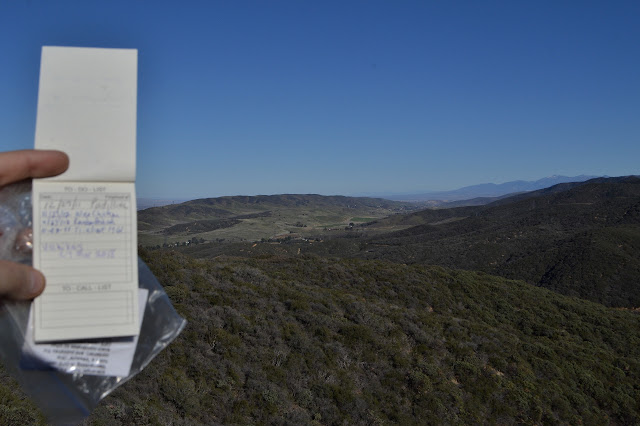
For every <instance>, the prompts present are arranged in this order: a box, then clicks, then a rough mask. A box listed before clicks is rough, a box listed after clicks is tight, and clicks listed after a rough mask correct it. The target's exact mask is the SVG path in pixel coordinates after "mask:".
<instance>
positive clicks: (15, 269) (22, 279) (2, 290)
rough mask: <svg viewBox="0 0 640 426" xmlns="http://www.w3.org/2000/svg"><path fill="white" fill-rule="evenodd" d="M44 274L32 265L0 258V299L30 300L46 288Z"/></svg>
mask: <svg viewBox="0 0 640 426" xmlns="http://www.w3.org/2000/svg"><path fill="white" fill-rule="evenodd" d="M44 282H45V280H44V275H42V273H41V272H40V271H36V270H35V269H33V268H32V267H30V266H27V265H22V264H20V263H15V262H10V261H8V260H0V299H5V298H6V299H12V300H28V299H33V298H34V297H36V296H38V295H39V294H40V293H42V291H43V290H44Z"/></svg>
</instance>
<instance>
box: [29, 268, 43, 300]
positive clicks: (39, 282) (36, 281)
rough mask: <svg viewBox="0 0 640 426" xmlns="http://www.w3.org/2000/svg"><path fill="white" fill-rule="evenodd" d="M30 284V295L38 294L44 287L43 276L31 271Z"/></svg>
mask: <svg viewBox="0 0 640 426" xmlns="http://www.w3.org/2000/svg"><path fill="white" fill-rule="evenodd" d="M30 275H31V277H30V280H31V283H30V290H31V294H34V295H35V294H40V293H41V292H42V289H43V287H44V276H43V275H42V274H41V273H40V272H38V271H31V274H30Z"/></svg>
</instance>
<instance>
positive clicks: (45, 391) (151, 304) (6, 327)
mask: <svg viewBox="0 0 640 426" xmlns="http://www.w3.org/2000/svg"><path fill="white" fill-rule="evenodd" d="M31 217H32V212H31V183H30V182H21V183H17V184H13V185H8V186H5V187H3V188H0V259H4V260H11V261H14V262H21V263H26V264H31V253H30V248H31V247H30V238H29V235H28V233H29V231H30V229H31V225H32V223H31V220H32V219H31ZM138 269H139V279H138V280H139V288H141V289H146V290H148V299H147V302H146V307H145V310H144V318H143V320H142V326H141V329H140V335H139V337H138V341H137V345H136V347H135V353H134V356H133V362H132V364H131V370H130V372H129V374H128V375H127V376H122V377H120V376H97V375H88V374H81V373H77V372H76V373H66V372H61V371H57V370H53V369H37V370H34V369H26V368H24V365H25V361H24V353H23V346H24V341H25V336H26V333H27V324H28V319H29V310H30V305H31V302H7V301H4V302H0V359H1V360H2V362H3V364H4V366H5V368H6V369H7V371H9V373H11V374H12V375H13V376H14V377H15V378H16V379H17V381H18V382H19V383H20V385H21V386H22V388H23V389H24V391H25V392H26V393H27V394H28V395H29V396H30V397H31V398H32V399H33V400H34V401H35V402H36V403H37V405H38V406H39V407H40V409H41V410H42V412H43V413H44V414H45V416H47V418H48V419H49V421H50V422H51V423H52V424H77V423H79V422H81V421H82V420H83V419H84V418H85V417H86V416H88V415H89V414H90V413H91V411H92V410H93V409H94V408H95V407H96V406H97V405H98V403H99V402H100V400H101V399H102V398H104V397H105V396H107V395H108V394H109V393H110V392H112V391H113V390H114V389H116V388H117V387H118V386H120V385H121V384H123V383H125V382H126V381H127V380H129V379H130V378H132V377H133V376H135V375H136V374H138V373H139V372H140V371H142V369H144V368H145V367H146V366H147V365H148V364H149V362H151V360H152V359H153V358H154V357H155V356H156V355H157V354H158V353H159V352H160V351H162V350H163V349H164V348H165V347H166V346H167V345H168V344H169V343H171V342H172V341H173V340H174V339H175V338H176V337H177V336H178V334H180V332H181V331H182V329H183V328H184V327H185V325H186V320H184V319H183V318H182V317H180V316H179V315H178V314H177V312H176V311H175V310H174V308H173V306H172V305H171V302H170V301H169V298H168V297H167V294H166V293H165V292H164V290H163V288H162V285H160V283H159V282H158V280H157V279H156V278H155V277H154V275H153V273H152V272H151V271H150V270H149V268H148V267H147V265H145V264H144V262H142V261H141V260H140V259H138ZM71 370H73V369H71Z"/></svg>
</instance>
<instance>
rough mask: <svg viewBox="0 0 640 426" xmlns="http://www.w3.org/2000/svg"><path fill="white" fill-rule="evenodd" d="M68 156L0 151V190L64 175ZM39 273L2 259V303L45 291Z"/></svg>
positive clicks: (31, 296) (0, 288)
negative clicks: (31, 180) (6, 186)
mask: <svg viewBox="0 0 640 426" xmlns="http://www.w3.org/2000/svg"><path fill="white" fill-rule="evenodd" d="M67 167H69V157H67V154H65V153H64V152H60V151H44V150H41V151H38V150H22V151H9V152H0V187H2V186H4V185H8V184H10V183H13V182H18V181H21V180H24V179H29V178H44V177H50V176H56V175H59V174H60V173H63V172H64V171H65V170H67ZM44 284H45V279H44V275H42V273H41V272H40V271H37V270H35V269H33V268H32V267H30V266H27V265H22V264H20V263H15V262H10V261H8V260H0V300H1V299H12V300H28V299H33V298H34V297H36V296H38V295H39V294H40V293H42V291H43V290H44Z"/></svg>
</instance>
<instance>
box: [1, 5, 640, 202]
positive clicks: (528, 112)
mask: <svg viewBox="0 0 640 426" xmlns="http://www.w3.org/2000/svg"><path fill="white" fill-rule="evenodd" d="M639 22H640V2H639V1H635V0H634V1H583V0H581V1H555V0H553V1H512V0H505V1H476V0H473V1H435V0H434V1H427V0H423V1H416V2H411V1H348V0H341V1H327V0H322V1H311V0H309V1H305V0H303V1H300V0H295V1H277V0H276V1H226V2H221V1H143V0H125V1H118V0H115V1H113V0H112V1H88V0H82V1H70V0H67V1H65V0H60V1H44V0H23V1H20V0H13V1H3V0H0V55H1V62H0V149H2V150H9V149H22V148H31V147H32V146H33V138H34V127H35V118H36V104H37V93H38V75H39V66H40V49H41V46H42V45H58V46H87V47H121V48H137V49H138V50H139V58H138V60H139V69H138V72H139V74H138V177H137V183H138V195H139V196H141V197H161V198H195V197H208V196H221V195H239V194H243V195H255V194H279V193H319V194H325V195H329V194H344V195H351V194H363V193H380V194H382V193H399V192H420V191H431V190H445V189H454V188H458V187H461V186H466V185H473V184H478V183H486V182H495V183H501V182H505V181H510V180H518V179H524V180H536V179H539V178H542V177H545V176H550V175H554V174H562V175H569V176H574V175H579V174H589V175H609V176H620V175H628V174H640V48H639V46H640V24H639Z"/></svg>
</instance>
